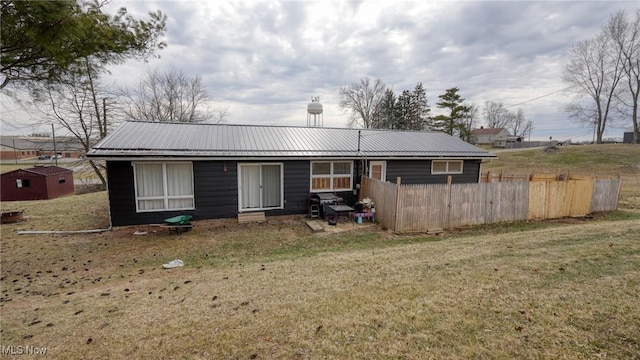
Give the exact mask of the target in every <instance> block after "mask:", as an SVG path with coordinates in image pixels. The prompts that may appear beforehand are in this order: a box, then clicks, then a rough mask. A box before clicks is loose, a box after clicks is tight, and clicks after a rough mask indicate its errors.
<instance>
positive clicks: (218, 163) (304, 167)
mask: <svg viewBox="0 0 640 360" xmlns="http://www.w3.org/2000/svg"><path fill="white" fill-rule="evenodd" d="M87 156H88V157H89V158H92V159H102V160H105V161H106V166H107V181H108V191H109V193H108V195H109V205H110V211H111V220H112V223H113V225H116V226H118V225H129V224H144V223H158V222H162V220H163V219H165V218H168V217H171V216H175V215H183V214H184V215H192V216H193V219H194V220H198V219H209V218H230V217H235V216H237V215H238V214H240V213H245V212H264V213H265V214H266V215H289V214H305V213H308V212H309V207H310V201H311V198H312V197H314V196H319V195H320V194H324V195H330V194H331V195H335V196H337V197H340V198H342V199H343V201H344V203H346V204H353V203H355V202H356V201H357V197H358V191H359V188H360V178H361V176H362V175H363V174H364V175H368V176H370V177H375V178H377V179H379V180H382V181H393V182H395V181H396V178H397V177H401V179H402V183H404V184H427V183H446V182H447V177H448V176H451V177H452V181H453V182H454V183H475V182H478V181H479V177H480V170H481V169H480V167H481V164H482V162H483V160H486V159H490V158H493V157H495V155H493V154H492V153H489V152H487V151H484V150H482V149H480V148H478V147H476V146H473V145H471V144H468V143H466V142H464V141H462V140H460V139H457V138H455V137H452V136H449V135H447V134H444V133H439V132H409V131H391V130H371V129H362V130H359V129H345V128H342V129H338V128H317V127H282V126H254V125H224V124H218V125H213V124H184V123H183V124H175V123H151V122H126V123H124V124H122V125H120V127H118V128H117V129H116V130H115V131H114V132H112V133H111V134H110V135H109V136H107V137H106V138H105V139H103V140H102V141H101V142H100V143H98V144H97V145H96V146H94V148H93V149H92V150H91V151H90V152H89V153H88V154H87Z"/></svg>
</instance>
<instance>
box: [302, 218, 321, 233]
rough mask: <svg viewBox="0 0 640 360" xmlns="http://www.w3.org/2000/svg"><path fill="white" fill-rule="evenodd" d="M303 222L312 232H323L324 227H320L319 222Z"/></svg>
mask: <svg viewBox="0 0 640 360" xmlns="http://www.w3.org/2000/svg"><path fill="white" fill-rule="evenodd" d="M304 222H306V223H307V226H309V228H311V230H312V231H313V232H320V231H324V227H322V225H320V222H319V221H318V220H305V221H304Z"/></svg>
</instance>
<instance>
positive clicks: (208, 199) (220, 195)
mask: <svg viewBox="0 0 640 360" xmlns="http://www.w3.org/2000/svg"><path fill="white" fill-rule="evenodd" d="M193 182H194V184H193V186H194V188H193V191H194V197H195V200H196V210H195V214H194V220H199V219H218V218H231V217H235V216H236V215H237V214H238V163H237V162H236V161H194V162H193Z"/></svg>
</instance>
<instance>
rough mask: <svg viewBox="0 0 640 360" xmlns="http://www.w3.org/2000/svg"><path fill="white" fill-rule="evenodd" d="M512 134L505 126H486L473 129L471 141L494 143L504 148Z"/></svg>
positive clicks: (486, 143) (478, 143) (479, 143)
mask: <svg viewBox="0 0 640 360" xmlns="http://www.w3.org/2000/svg"><path fill="white" fill-rule="evenodd" d="M510 136H511V134H509V131H508V130H507V129H505V128H484V127H481V128H480V129H473V130H471V143H473V144H477V145H492V146H494V147H499V148H503V147H505V146H507V139H508V138H509V137H510Z"/></svg>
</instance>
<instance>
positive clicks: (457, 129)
mask: <svg viewBox="0 0 640 360" xmlns="http://www.w3.org/2000/svg"><path fill="white" fill-rule="evenodd" d="M339 95H340V107H341V108H342V109H344V110H346V111H348V112H349V113H350V115H351V116H350V119H349V122H348V126H350V127H363V128H366V129H398V130H429V131H442V132H445V133H447V134H449V135H452V136H457V137H460V138H461V139H463V140H465V141H471V130H473V128H474V127H476V126H478V124H479V123H484V124H485V125H486V126H487V127H490V128H506V129H507V130H508V131H509V133H510V134H512V135H514V136H525V135H526V134H529V133H530V132H531V130H532V129H533V123H532V122H531V121H530V120H526V119H525V115H524V111H523V110H522V109H518V110H516V111H510V110H509V109H508V108H506V107H505V106H504V104H502V103H501V102H494V101H486V102H485V103H484V107H483V108H482V109H481V107H480V106H478V105H477V104H469V103H466V102H465V99H464V98H463V97H462V96H461V95H460V89H459V88H457V87H452V88H450V89H447V90H445V92H444V93H443V94H441V95H439V96H438V102H437V103H436V107H437V108H438V109H441V111H442V112H443V114H440V115H435V116H433V115H432V114H431V106H430V105H429V103H428V101H427V91H426V89H425V88H424V86H423V84H422V82H418V83H417V84H416V86H415V87H414V88H413V89H412V90H403V91H402V92H401V93H400V94H399V95H396V94H395V93H394V91H393V90H392V89H391V87H389V86H387V85H386V84H385V83H384V82H383V81H382V80H381V79H376V80H374V81H372V80H371V79H370V78H369V77H364V78H362V79H360V81H358V82H354V83H352V84H350V85H347V86H343V87H341V88H340V90H339ZM481 116H482V117H483V119H481V118H480V117H481ZM481 120H484V121H481Z"/></svg>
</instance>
